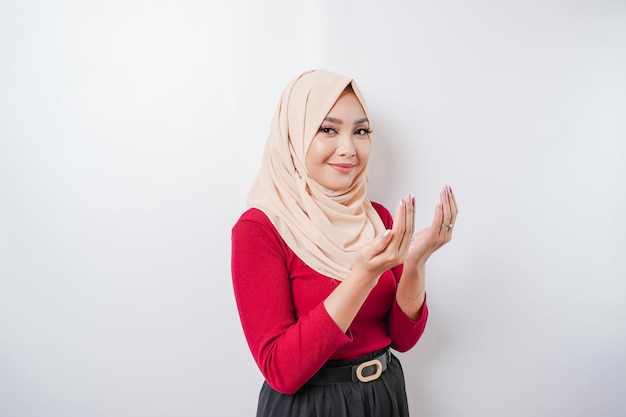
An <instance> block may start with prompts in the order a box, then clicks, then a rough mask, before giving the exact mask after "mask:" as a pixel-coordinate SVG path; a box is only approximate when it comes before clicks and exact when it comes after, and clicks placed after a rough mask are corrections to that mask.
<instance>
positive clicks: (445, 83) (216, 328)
mask: <svg viewBox="0 0 626 417" xmlns="http://www.w3.org/2000/svg"><path fill="white" fill-rule="evenodd" d="M309 68H325V69H330V70H334V71H338V72H342V73H345V74H347V75H350V76H353V77H354V78H355V79H356V80H357V82H358V84H359V86H360V88H361V90H362V91H363V93H364V94H365V96H366V98H367V100H368V104H369V108H370V112H371V116H372V119H373V122H372V126H373V128H374V142H373V147H374V148H373V156H372V162H371V171H370V177H371V186H370V197H371V198H372V199H374V200H377V201H379V202H381V203H383V204H385V205H387V206H389V207H393V206H395V204H396V201H397V200H398V199H399V198H400V197H401V196H402V195H404V194H405V193H408V192H411V193H413V194H415V195H416V196H417V200H418V218H417V221H418V223H419V225H420V226H425V225H427V224H428V223H429V222H430V221H431V217H432V213H433V210H434V206H435V204H436V202H437V195H438V191H439V189H440V187H441V186H443V184H445V183H449V184H451V185H452V186H453V187H454V190H455V191H456V195H457V198H458V202H459V205H460V209H461V213H460V216H459V218H458V222H457V226H456V228H455V237H454V240H453V242H452V243H451V244H450V245H449V246H447V247H445V248H444V249H442V250H441V252H439V253H437V254H436V255H435V256H434V257H433V259H432V260H431V262H430V264H429V268H428V274H429V276H428V294H429V305H430V310H431V318H430V321H429V325H428V328H427V331H426V333H425V334H424V337H423V338H422V340H421V341H420V342H419V343H418V345H417V346H416V347H415V348H414V349H413V350H411V351H410V352H409V353H406V354H402V355H400V357H401V360H402V362H403V365H404V368H405V372H406V376H407V385H408V394H409V401H410V404H411V409H412V414H413V415H415V416H427V417H458V416H463V417H478V416H480V417H484V416H509V417H511V416H512V417H517V416H519V417H521V416H533V417H543V416H545V417H553V416H566V415H567V416H594V417H595V416H615V417H617V416H623V415H624V414H626V399H625V398H626V397H624V395H623V390H624V386H625V385H626V283H625V281H626V259H625V255H626V223H625V221H624V217H626V216H625V214H626V191H625V190H626V168H625V167H624V165H625V164H624V161H625V159H626V121H625V120H626V2H624V1H623V0H614V1H608V0H577V1H576V0H570V1H564V0H563V1H559V0H543V1H539V0H525V1H523V0H514V1H496V0H482V1H480V0H479V1H471V2H470V1H462V0H451V1H415V2H409V1H406V2H404V1H399V0H394V1H390V0H387V1H385V2H382V1H379V2H374V1H343V2H332V1H329V0H325V1H318V2H306V3H305V2H302V3H299V2H294V1H287V0H281V1H279V0H272V1H266V2H256V1H250V0H247V1H228V2H227V1H223V2H220V1H211V2H206V1H199V0H198V1H173V0H170V1H138V0H124V1H79V0H75V1H43V0H41V1H24V0H20V1H17V0H9V1H6V0H5V1H3V2H2V3H1V5H0V415H2V416H3V417H26V416H28V417H32V416H37V417H48V416H63V417H85V416H94V417H95V416H98V417H99V416H103V417H104V416H107V417H109V416H116V417H137V416H150V417H157V416H177V417H178V416H189V417H192V416H237V417H239V416H252V415H254V411H255V408H256V399H257V395H258V390H259V387H260V385H261V381H262V378H261V376H260V373H259V371H258V370H257V368H256V366H255V364H254V362H253V360H252V357H251V355H250V353H249V351H248V348H247V345H246V343H245V340H244V338H243V334H242V331H241V328H240V325H239V321H238V317H237V312H236V308H235V304H234V298H233V294H232V287H231V281H230V264H229V262H230V229H231V227H232V225H233V224H234V222H235V221H236V219H237V218H238V216H239V215H240V214H241V213H242V212H243V210H244V209H245V197H246V194H247V191H248V188H249V186H250V184H251V182H252V179H253V178H254V175H255V174H256V171H257V169H258V167H259V163H260V158H261V152H262V148H263V145H264V142H265V139H266V135H267V133H268V131H269V124H270V119H271V116H272V114H273V112H274V109H275V106H276V105H277V103H278V97H279V95H280V92H281V91H282V89H283V87H285V85H286V84H287V83H288V82H289V81H290V80H291V79H292V78H293V77H295V76H296V75H297V74H299V73H300V72H302V71H304V70H306V69H309Z"/></svg>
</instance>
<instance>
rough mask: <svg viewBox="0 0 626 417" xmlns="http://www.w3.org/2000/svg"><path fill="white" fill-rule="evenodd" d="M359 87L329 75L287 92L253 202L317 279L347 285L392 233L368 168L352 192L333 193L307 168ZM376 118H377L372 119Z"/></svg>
mask: <svg viewBox="0 0 626 417" xmlns="http://www.w3.org/2000/svg"><path fill="white" fill-rule="evenodd" d="M349 85H351V87H352V89H353V90H354V93H355V95H356V97H357V98H358V100H359V101H360V103H361V106H362V107H363V110H364V111H365V114H366V115H367V108H366V106H365V100H364V99H363V96H362V95H361V93H360V91H359V89H358V87H357V85H356V83H355V82H354V80H352V79H351V78H348V77H346V76H344V75H341V74H337V73H334V72H330V71H324V70H312V71H306V72H304V73H302V74H301V75H299V76H298V77H297V78H296V79H294V80H293V81H292V82H291V83H289V85H288V86H287V87H286V88H285V90H284V91H283V93H282V95H281V98H280V102H279V104H278V108H277V109H276V112H275V114H274V117H273V119H272V124H271V128H270V134H269V137H268V139H267V143H266V145H265V150H264V154H263V160H262V163H261V168H260V170H259V173H258V174H257V177H256V179H255V181H254V183H253V185H252V187H251V189H250V192H249V194H248V207H249V208H251V207H254V208H258V209H259V210H261V211H263V212H264V213H265V214H266V215H267V217H268V218H269V219H270V221H271V222H272V224H273V225H274V226H275V227H276V229H277V230H278V233H279V234H280V236H281V237H282V238H283V240H284V241H285V243H286V244H287V245H288V246H289V247H290V248H291V250H293V251H294V253H295V254H296V255H297V256H298V257H299V258H300V259H301V260H302V261H303V262H304V263H306V264H307V265H308V266H310V267H311V268H313V269H314V270H316V271H317V272H319V273H321V274H323V275H326V276H329V277H331V278H335V279H338V280H343V279H345V278H346V277H347V276H348V274H349V273H350V270H351V269H352V266H353V264H354V255H355V253H356V251H358V250H359V249H360V248H361V247H362V246H363V245H365V244H368V243H371V242H372V241H373V240H374V238H375V237H376V235H378V234H379V233H382V232H383V231H384V230H385V227H384V225H383V223H382V220H381V219H380V216H379V215H378V213H377V212H376V210H375V209H374V208H373V207H372V205H371V203H370V201H369V200H368V199H367V198H366V194H367V164H364V167H363V168H362V169H361V171H360V172H359V173H358V174H357V176H356V177H355V179H354V182H353V183H352V185H351V186H350V187H349V188H348V189H347V190H341V191H333V190H329V189H327V188H325V187H323V186H322V185H320V184H319V183H318V182H317V181H315V180H314V179H313V178H312V177H311V176H310V175H309V172H308V170H307V168H306V163H305V161H306V153H307V151H308V148H309V145H310V144H311V142H312V140H313V138H314V137H315V135H316V134H317V132H318V130H319V127H320V125H321V124H322V121H323V120H324V118H325V117H326V115H327V114H328V112H329V111H330V109H331V108H332V107H333V105H334V104H335V102H336V101H337V99H338V98H339V96H340V95H341V93H342V92H343V91H344V90H345V89H346V87H348V86H349ZM367 117H368V118H369V115H367Z"/></svg>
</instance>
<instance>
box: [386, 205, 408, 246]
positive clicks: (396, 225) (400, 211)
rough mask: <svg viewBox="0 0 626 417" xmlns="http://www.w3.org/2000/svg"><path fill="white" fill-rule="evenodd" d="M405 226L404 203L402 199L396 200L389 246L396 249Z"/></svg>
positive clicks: (400, 241)
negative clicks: (396, 204)
mask: <svg viewBox="0 0 626 417" xmlns="http://www.w3.org/2000/svg"><path fill="white" fill-rule="evenodd" d="M405 227H406V204H405V201H404V199H401V200H400V201H399V202H398V206H397V208H396V215H395V217H394V219H393V227H392V229H391V230H392V235H391V242H390V243H389V248H390V249H393V250H395V251H398V250H399V248H400V245H401V244H402V240H403V238H404V234H405Z"/></svg>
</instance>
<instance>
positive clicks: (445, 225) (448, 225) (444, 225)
mask: <svg viewBox="0 0 626 417" xmlns="http://www.w3.org/2000/svg"><path fill="white" fill-rule="evenodd" d="M441 227H447V228H448V229H452V228H453V227H454V223H450V224H446V223H441Z"/></svg>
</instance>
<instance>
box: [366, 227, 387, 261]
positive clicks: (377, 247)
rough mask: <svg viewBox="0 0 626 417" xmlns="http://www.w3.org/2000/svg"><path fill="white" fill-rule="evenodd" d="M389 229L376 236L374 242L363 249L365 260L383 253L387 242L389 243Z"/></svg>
mask: <svg viewBox="0 0 626 417" xmlns="http://www.w3.org/2000/svg"><path fill="white" fill-rule="evenodd" d="M391 235H392V231H391V229H387V230H385V231H384V232H383V233H381V234H379V235H378V236H376V239H374V242H373V243H372V244H371V245H367V246H365V247H364V248H363V250H364V252H363V255H364V257H365V259H367V260H371V259H373V258H374V257H376V256H377V255H379V254H381V253H382V252H384V250H385V249H386V248H387V246H389V242H391Z"/></svg>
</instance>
